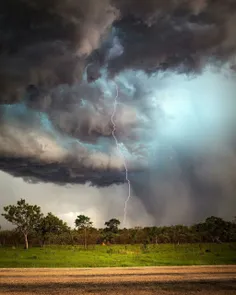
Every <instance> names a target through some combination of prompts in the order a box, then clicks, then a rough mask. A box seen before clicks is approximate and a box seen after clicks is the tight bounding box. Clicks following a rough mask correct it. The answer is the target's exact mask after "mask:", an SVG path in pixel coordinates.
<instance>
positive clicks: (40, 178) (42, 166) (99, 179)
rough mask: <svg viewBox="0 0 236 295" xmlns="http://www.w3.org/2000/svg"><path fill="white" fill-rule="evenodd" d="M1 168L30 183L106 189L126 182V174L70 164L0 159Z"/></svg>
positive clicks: (22, 159)
mask: <svg viewBox="0 0 236 295" xmlns="http://www.w3.org/2000/svg"><path fill="white" fill-rule="evenodd" d="M0 168H1V170H2V171H5V172H7V173H9V174H11V175H13V176H15V177H22V178H24V180H25V181H27V182H29V183H38V182H46V183H47V182H52V183H56V184H59V185H65V184H67V183H71V184H85V183H87V182H88V183H91V184H92V185H95V186H99V187H105V186H109V185H111V184H115V183H116V184H119V183H123V182H124V177H125V175H124V172H119V171H115V170H113V171H109V169H108V170H103V169H102V168H101V169H96V171H92V170H91V169H88V168H87V169H86V168H83V167H78V166H77V165H75V164H72V163H70V162H66V161H65V162H64V163H43V162H39V161H37V160H35V159H29V158H25V159H24V158H18V159H17V158H12V157H11V158H7V157H0Z"/></svg>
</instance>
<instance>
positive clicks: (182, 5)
mask: <svg viewBox="0 0 236 295" xmlns="http://www.w3.org/2000/svg"><path fill="white" fill-rule="evenodd" d="M115 3H116V6H117V7H118V8H119V9H120V10H121V14H122V16H123V18H122V19H121V20H119V21H117V22H116V23H115V27H116V28H117V35H118V36H119V39H120V41H121V44H122V45H123V47H124V53H123V54H122V55H121V56H119V57H117V58H115V59H113V60H112V61H111V62H110V64H109V67H110V70H111V72H112V73H113V74H114V73H117V72H119V71H121V70H123V69H126V68H130V69H142V70H145V71H147V72H156V71H158V70H167V69H172V70H176V71H178V72H182V73H188V72H193V73H196V72H197V73H198V72H199V71H201V70H202V69H203V68H204V67H205V65H206V64H207V63H208V62H217V61H218V62H224V61H227V60H229V59H230V58H231V57H232V55H233V54H234V53H235V51H236V41H235V37H234V34H233V32H234V28H235V24H236V3H235V1H233V0H226V1H207V0H206V1H204V0H202V1H199V0H195V1H194V0H193V1H155V0H154V1H152V0H150V1H134V0H131V1H116V2H115Z"/></svg>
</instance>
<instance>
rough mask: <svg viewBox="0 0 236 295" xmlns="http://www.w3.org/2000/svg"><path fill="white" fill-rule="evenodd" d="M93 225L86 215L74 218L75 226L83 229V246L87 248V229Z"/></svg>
mask: <svg viewBox="0 0 236 295" xmlns="http://www.w3.org/2000/svg"><path fill="white" fill-rule="evenodd" d="M92 225H93V223H92V221H91V220H90V218H89V217H88V216H85V215H79V216H77V218H76V220H75V227H76V228H78V229H81V230H83V231H84V248H85V249H87V230H88V229H89V228H91V227H92Z"/></svg>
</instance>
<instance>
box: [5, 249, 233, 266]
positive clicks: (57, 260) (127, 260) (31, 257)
mask: <svg viewBox="0 0 236 295" xmlns="http://www.w3.org/2000/svg"><path fill="white" fill-rule="evenodd" d="M209 264H212V265H214V264H236V244H201V245H199V244H186V245H170V244H165V245H148V246H147V249H144V248H143V246H142V245H127V246H125V245H112V246H100V245H97V246H90V247H89V249H88V250H83V249H82V248H81V247H79V246H50V247H49V246H47V247H45V248H38V247H34V248H30V249H29V250H28V251H26V250H24V249H23V248H17V249H13V248H10V247H9V248H6V247H0V267H114V266H161V265H163V266H164V265H209Z"/></svg>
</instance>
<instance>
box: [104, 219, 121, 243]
mask: <svg viewBox="0 0 236 295" xmlns="http://www.w3.org/2000/svg"><path fill="white" fill-rule="evenodd" d="M119 225H120V221H119V220H118V219H116V218H112V219H110V220H109V221H106V222H105V226H106V227H105V229H104V238H105V240H107V241H108V242H112V241H113V239H114V237H115V236H117V234H118V232H119V228H118V227H119Z"/></svg>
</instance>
